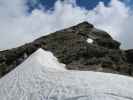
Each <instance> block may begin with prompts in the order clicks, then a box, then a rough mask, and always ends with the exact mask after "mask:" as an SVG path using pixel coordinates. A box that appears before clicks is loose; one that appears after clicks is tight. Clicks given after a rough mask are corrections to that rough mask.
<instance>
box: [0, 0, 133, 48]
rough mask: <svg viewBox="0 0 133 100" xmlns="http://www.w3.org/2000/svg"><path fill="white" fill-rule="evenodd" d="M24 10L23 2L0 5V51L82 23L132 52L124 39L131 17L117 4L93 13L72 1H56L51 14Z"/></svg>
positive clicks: (4, 1)
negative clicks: (87, 24) (105, 32)
mask: <svg viewBox="0 0 133 100" xmlns="http://www.w3.org/2000/svg"><path fill="white" fill-rule="evenodd" d="M88 6H89V5H88ZM26 10H27V7H26V5H25V0H14V1H13V2H11V1H10V0H1V1H0V12H1V13H0V50H2V49H7V48H12V47H16V46H19V45H22V44H24V43H26V42H29V41H32V40H34V39H36V38H38V37H40V36H43V35H46V34H48V33H50V32H54V31H56V30H59V29H62V28H66V27H69V26H72V25H75V24H77V23H79V22H82V21H85V20H87V21H89V22H91V23H93V24H94V25H96V27H98V28H101V29H103V30H106V31H108V32H109V33H110V34H111V35H112V36H113V37H114V38H115V39H117V40H120V41H122V42H123V43H124V45H123V47H126V48H127V47H128V48H133V46H132V44H131V43H132V42H133V40H132V39H131V40H130V41H129V39H127V38H132V36H133V35H132V33H131V32H132V27H131V26H132V22H133V20H132V19H133V16H132V15H131V14H130V10H129V8H128V7H126V6H125V4H124V3H122V2H120V1H118V0H112V1H111V2H110V4H109V6H108V7H107V6H105V5H104V4H103V3H102V2H101V3H99V5H97V7H96V8H94V9H93V10H86V9H84V8H81V7H79V6H77V5H76V3H75V1H74V0H69V1H67V2H61V1H57V2H56V4H55V7H54V11H43V10H38V9H35V10H33V11H32V13H31V14H30V15H27V13H26ZM130 44H131V45H130Z"/></svg>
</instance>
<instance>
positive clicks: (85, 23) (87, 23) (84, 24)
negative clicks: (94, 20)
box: [77, 21, 94, 28]
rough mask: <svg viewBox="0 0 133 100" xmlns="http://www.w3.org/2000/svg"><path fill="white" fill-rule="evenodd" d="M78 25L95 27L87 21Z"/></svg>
mask: <svg viewBox="0 0 133 100" xmlns="http://www.w3.org/2000/svg"><path fill="white" fill-rule="evenodd" d="M77 26H79V27H86V28H93V27H94V26H93V25H92V24H90V23H89V22H87V21H84V22H82V23H79V24H78V25H77Z"/></svg>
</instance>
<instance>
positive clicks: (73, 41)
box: [0, 22, 133, 77]
mask: <svg viewBox="0 0 133 100" xmlns="http://www.w3.org/2000/svg"><path fill="white" fill-rule="evenodd" d="M87 39H91V40H92V42H87ZM38 48H43V49H44V50H48V51H51V52H53V54H54V55H55V56H56V57H57V58H58V60H59V61H60V62H61V63H64V64H66V68H67V69H70V70H85V71H87V70H93V71H102V72H111V73H119V74H124V75H131V76H132V75H133V60H132V59H133V50H126V51H124V50H121V49H120V43H119V42H118V41H116V40H114V39H113V38H112V37H111V36H110V35H109V34H108V33H106V32H105V31H102V30H99V29H96V28H95V27H94V26H93V25H92V24H89V23H87V22H83V23H80V24H78V25H76V26H73V27H70V28H67V29H64V30H61V31H57V32H55V33H52V34H50V35H47V36H44V37H41V38H39V39H37V40H35V41H33V42H31V43H28V44H25V45H23V46H20V47H18V48H13V49H10V50H4V51H0V77H2V76H4V75H5V74H6V73H8V72H10V71H11V70H12V69H14V68H15V67H16V66H17V65H19V64H20V63H21V62H23V61H24V60H25V59H26V58H27V57H28V56H29V55H31V54H32V53H33V52H34V51H36V50H37V49H38ZM46 62H47V61H46Z"/></svg>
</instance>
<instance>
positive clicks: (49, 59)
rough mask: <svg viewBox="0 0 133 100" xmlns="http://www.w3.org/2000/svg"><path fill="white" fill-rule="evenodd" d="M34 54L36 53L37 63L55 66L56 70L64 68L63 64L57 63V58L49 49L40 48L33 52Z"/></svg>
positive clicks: (50, 66)
mask: <svg viewBox="0 0 133 100" xmlns="http://www.w3.org/2000/svg"><path fill="white" fill-rule="evenodd" d="M34 55H36V57H35V58H36V60H37V61H38V63H40V64H42V65H43V66H45V67H48V68H55V69H58V70H66V69H65V64H63V63H59V61H58V59H57V58H56V57H55V56H54V55H53V54H52V52H50V51H45V50H43V49H41V48H40V49H38V50H37V51H36V52H35V54H34Z"/></svg>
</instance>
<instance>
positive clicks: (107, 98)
mask: <svg viewBox="0 0 133 100" xmlns="http://www.w3.org/2000/svg"><path fill="white" fill-rule="evenodd" d="M64 66H65V65H63V64H60V63H59V62H58V61H57V59H56V58H55V57H54V56H53V55H52V54H51V53H50V52H47V51H43V50H42V49H39V50H38V51H36V52H35V53H33V54H32V55H31V56H30V57H29V58H28V59H27V60H26V61H24V62H23V63H22V64H21V65H19V66H18V67H17V68H16V69H14V70H13V71H12V72H10V73H9V74H7V75H6V76H5V77H3V78H2V79H0V100H133V90H132V88H133V79H132V78H130V77H126V76H121V75H114V74H107V73H100V72H91V71H90V72H89V71H85V72H84V71H67V70H66V69H65V68H64Z"/></svg>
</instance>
